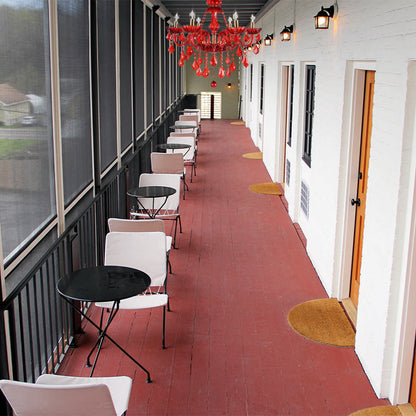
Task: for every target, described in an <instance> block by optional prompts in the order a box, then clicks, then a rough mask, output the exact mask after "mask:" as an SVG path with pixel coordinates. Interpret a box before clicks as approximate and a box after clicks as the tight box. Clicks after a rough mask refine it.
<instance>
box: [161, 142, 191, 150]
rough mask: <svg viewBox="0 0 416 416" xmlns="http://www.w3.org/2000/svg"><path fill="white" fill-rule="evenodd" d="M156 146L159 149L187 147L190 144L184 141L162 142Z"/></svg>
mask: <svg viewBox="0 0 416 416" xmlns="http://www.w3.org/2000/svg"><path fill="white" fill-rule="evenodd" d="M157 147H159V148H160V149H188V148H190V147H191V145H190V144H186V143H162V144H159V145H158V146H157Z"/></svg>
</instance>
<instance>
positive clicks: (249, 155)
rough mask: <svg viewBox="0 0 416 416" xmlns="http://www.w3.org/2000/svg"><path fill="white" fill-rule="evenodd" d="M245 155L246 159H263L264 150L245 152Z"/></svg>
mask: <svg viewBox="0 0 416 416" xmlns="http://www.w3.org/2000/svg"><path fill="white" fill-rule="evenodd" d="M243 157H245V158H246V159H263V153H262V152H253V153H244V154H243Z"/></svg>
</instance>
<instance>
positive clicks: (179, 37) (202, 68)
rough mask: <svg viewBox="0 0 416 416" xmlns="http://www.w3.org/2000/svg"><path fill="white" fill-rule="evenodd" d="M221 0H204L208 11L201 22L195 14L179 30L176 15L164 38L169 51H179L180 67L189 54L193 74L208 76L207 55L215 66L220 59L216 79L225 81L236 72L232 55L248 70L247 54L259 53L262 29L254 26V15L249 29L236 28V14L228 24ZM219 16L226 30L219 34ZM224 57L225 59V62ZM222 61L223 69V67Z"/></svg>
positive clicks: (192, 13)
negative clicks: (208, 20)
mask: <svg viewBox="0 0 416 416" xmlns="http://www.w3.org/2000/svg"><path fill="white" fill-rule="evenodd" d="M221 5H222V0H207V6H208V8H207V9H206V10H205V12H204V16H203V18H202V20H201V19H200V18H199V17H196V15H195V13H194V11H191V13H189V16H190V22H189V25H184V26H182V27H180V26H179V25H178V20H179V16H178V14H176V15H175V18H174V24H173V26H170V27H168V35H167V39H168V40H169V43H170V46H169V52H170V53H173V52H174V51H175V45H176V46H177V47H179V48H180V49H181V53H180V58H179V62H178V63H179V65H180V66H183V65H184V63H185V61H186V60H188V59H189V58H190V57H191V56H192V55H193V56H194V62H193V64H192V68H193V69H194V70H195V72H196V75H198V76H201V75H202V76H203V77H204V78H206V77H208V75H209V74H210V70H209V68H208V60H209V54H211V59H210V60H209V62H210V64H211V65H212V66H213V67H215V66H216V65H217V64H218V57H217V55H218V56H219V59H220V66H219V69H218V77H219V78H224V77H225V76H226V75H227V76H230V75H231V72H233V71H235V70H236V65H235V63H234V53H235V54H236V55H237V57H238V58H239V59H240V60H241V62H242V64H243V65H244V66H245V67H247V66H248V59H247V51H248V50H249V49H251V50H252V51H253V53H255V54H257V53H258V52H259V43H260V40H261V37H260V31H261V29H259V28H256V27H254V16H253V15H252V16H251V23H250V26H249V27H241V26H239V25H238V14H237V12H235V13H234V14H233V17H229V18H228V23H227V20H226V18H225V15H224V12H223V10H222V8H221ZM208 15H211V22H210V24H209V26H208V29H209V30H206V29H204V27H203V26H204V22H205V20H206V17H207V16H208ZM218 15H220V16H221V15H222V16H223V18H224V24H225V29H223V30H221V31H219V29H220V24H219V23H218ZM224 55H225V59H224ZM224 61H225V64H226V65H225V68H226V69H225V68H224Z"/></svg>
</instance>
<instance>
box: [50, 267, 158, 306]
mask: <svg viewBox="0 0 416 416" xmlns="http://www.w3.org/2000/svg"><path fill="white" fill-rule="evenodd" d="M149 285H150V277H149V276H148V275H147V274H146V273H144V272H142V271H140V270H137V269H132V268H130V267H123V266H96V267H88V268H84V269H80V270H77V271H75V272H72V273H69V274H67V275H66V276H65V277H63V278H62V279H60V280H59V281H58V285H57V289H58V292H59V293H60V294H61V295H62V296H65V297H66V298H69V299H73V300H79V301H84V302H108V301H118V300H121V299H126V298H130V297H132V296H136V295H139V294H140V293H143V292H144V291H145V290H146V289H147V288H148V287H149Z"/></svg>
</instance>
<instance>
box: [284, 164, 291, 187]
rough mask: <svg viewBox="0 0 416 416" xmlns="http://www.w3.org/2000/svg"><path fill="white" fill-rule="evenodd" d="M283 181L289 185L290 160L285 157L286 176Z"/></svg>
mask: <svg viewBox="0 0 416 416" xmlns="http://www.w3.org/2000/svg"><path fill="white" fill-rule="evenodd" d="M285 182H286V185H287V186H290V161H289V160H288V159H286V178H285Z"/></svg>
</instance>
